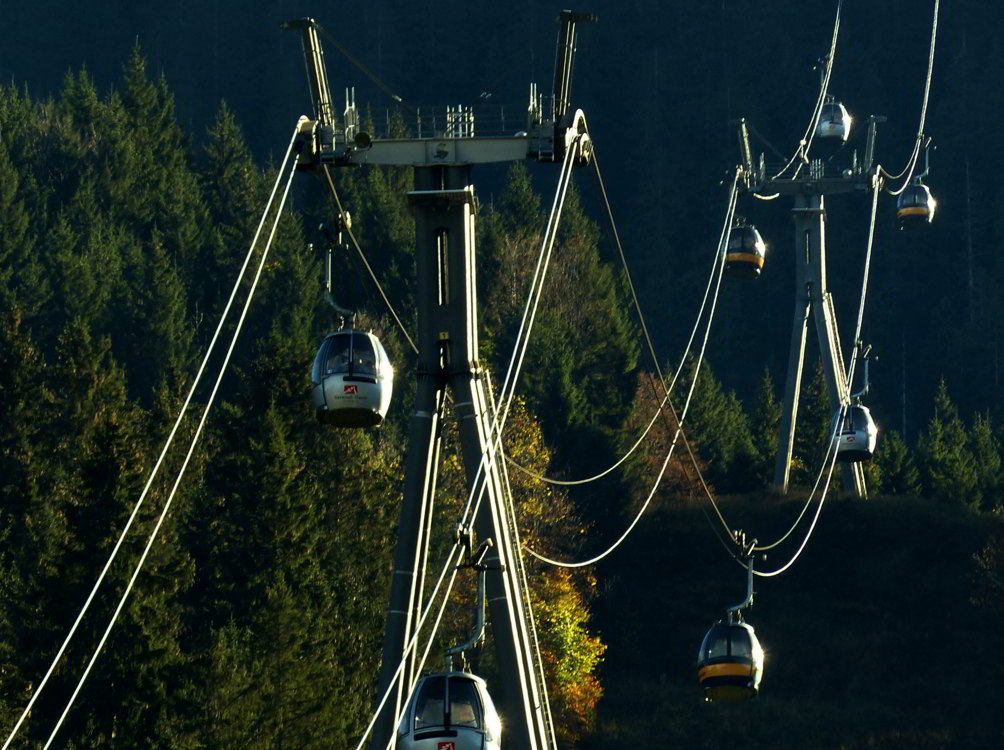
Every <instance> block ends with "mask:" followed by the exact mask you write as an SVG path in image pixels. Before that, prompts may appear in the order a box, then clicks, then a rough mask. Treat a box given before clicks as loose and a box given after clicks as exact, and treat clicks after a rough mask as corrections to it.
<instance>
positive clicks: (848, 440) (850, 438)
mask: <svg viewBox="0 0 1004 750" xmlns="http://www.w3.org/2000/svg"><path fill="white" fill-rule="evenodd" d="M847 442H848V443H853V442H854V436H853V435H852V436H851V437H849V438H847Z"/></svg>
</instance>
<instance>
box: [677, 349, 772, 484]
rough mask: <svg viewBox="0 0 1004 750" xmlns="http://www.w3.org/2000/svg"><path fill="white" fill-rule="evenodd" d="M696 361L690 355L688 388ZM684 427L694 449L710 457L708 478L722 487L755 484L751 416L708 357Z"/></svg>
mask: <svg viewBox="0 0 1004 750" xmlns="http://www.w3.org/2000/svg"><path fill="white" fill-rule="evenodd" d="M696 363H697V361H696V359H691V360H690V361H689V363H688V365H687V368H688V369H687V370H685V373H686V377H685V379H684V384H685V385H686V387H688V388H689V384H690V382H691V380H692V379H693V377H694V368H695V366H696ZM680 408H682V407H680ZM684 428H685V429H686V431H687V435H688V436H689V438H690V441H691V443H692V445H693V446H694V449H695V450H696V451H698V452H699V453H700V454H701V457H702V458H703V459H704V460H705V461H707V463H708V476H709V478H710V479H711V481H712V482H713V483H714V484H715V485H716V486H717V487H718V488H719V489H720V490H723V491H726V492H734V491H737V490H746V489H749V488H750V487H751V486H753V485H754V484H755V482H756V477H755V472H754V462H755V461H756V455H757V454H756V449H755V448H754V446H753V438H752V435H751V433H750V427H749V420H748V419H747V417H746V414H745V413H744V412H743V409H742V404H740V402H739V398H738V397H737V396H736V394H735V391H730V392H729V393H725V392H724V390H723V389H722V386H721V383H720V382H719V381H718V380H717V378H715V375H714V373H713V372H712V370H711V366H710V365H709V364H708V362H707V361H705V362H704V364H703V365H702V367H701V372H700V373H699V375H698V377H697V384H696V386H695V388H694V395H693V397H692V398H691V402H690V410H689V411H688V412H687V417H686V420H685V422H684Z"/></svg>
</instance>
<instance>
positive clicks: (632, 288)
mask: <svg viewBox="0 0 1004 750" xmlns="http://www.w3.org/2000/svg"><path fill="white" fill-rule="evenodd" d="M587 127H588V126H587ZM593 166H594V167H595V170H596V177H597V180H598V182H599V186H600V192H601V194H602V196H603V202H604V204H605V205H606V210H607V216H608V217H609V221H610V227H611V232H612V234H613V237H614V243H615V244H616V246H617V251H618V253H619V255H620V259H621V265H622V266H623V268H624V277H625V279H626V280H627V284H628V290H629V291H630V292H631V299H632V301H633V303H634V307H635V310H636V311H637V313H638V320H639V322H640V324H641V330H642V335H643V337H644V339H645V341H646V342H647V344H648V349H649V352H650V353H651V356H652V362H653V364H654V366H655V368H656V371H657V372H658V374H659V380H660V381H661V382H663V383H665V379H664V377H663V374H662V368H661V367H660V365H659V358H658V356H657V355H656V353H655V346H654V345H653V344H652V337H651V335H650V334H649V332H648V326H647V324H646V323H645V316H644V315H643V314H642V312H641V304H640V303H639V301H638V294H637V292H636V291H635V286H634V281H633V280H632V279H631V271H630V269H629V268H628V264H627V257H626V256H625V254H624V247H623V245H622V244H621V240H620V234H619V233H618V231H617V224H616V222H614V218H613V210H612V209H611V206H610V201H609V199H608V197H607V191H606V187H605V185H604V184H603V176H602V174H601V173H600V167H599V162H598V161H597V160H596V150H595V147H594V149H593ZM723 231H728V226H726V228H725V229H724V230H723ZM721 242H722V239H721V235H720V236H719V246H721ZM718 265H719V258H718V257H717V256H716V257H715V258H714V259H713V260H712V263H711V272H710V273H709V274H708V283H707V284H706V285H705V287H704V298H703V299H702V300H701V307H700V309H699V310H698V312H697V318H696V320H695V321H694V327H693V328H692V329H691V331H690V337H689V339H688V340H687V345H686V347H684V350H683V355H682V356H681V358H680V366H679V367H678V368H677V370H676V373H675V374H674V375H673V380H672V382H671V383H670V385H669V387H668V388H665V391H666V395H665V396H664V397H663V399H662V401H661V402H660V403H659V405H658V406H657V407H656V409H655V413H654V414H653V415H652V419H650V420H649V422H648V425H647V426H646V427H645V429H644V430H643V431H642V433H641V435H640V436H639V437H638V439H637V440H636V441H635V442H634V444H633V445H632V446H631V447H630V448H629V449H628V450H627V452H626V453H625V454H624V455H622V456H621V457H620V458H619V459H617V461H616V462H615V463H614V464H613V465H612V466H609V467H607V468H606V469H604V470H603V471H601V472H600V473H598V474H594V475H593V476H591V477H586V478H584V479H569V480H563V479H553V478H551V477H547V476H544V475H543V474H539V473H537V472H535V471H533V470H532V469H529V468H527V467H525V466H522V465H520V464H519V463H517V462H516V461H515V460H514V459H513V458H512V456H509V455H508V454H506V457H505V459H506V461H507V462H508V463H509V464H510V465H512V466H513V467H514V468H516V469H517V470H519V471H521V472H523V473H524V474H526V475H527V476H530V477H533V478H534V479H537V480H539V481H541V482H546V483H547V484H554V485H559V486H563V487H571V486H576V485H583V484H589V483H590V482H595V481H596V480H598V479H602V478H603V477H605V476H606V475H607V474H609V473H610V472H612V471H613V470H614V469H616V468H618V467H619V466H620V465H621V464H623V463H624V462H625V461H626V460H627V459H628V458H629V457H630V456H631V454H633V453H634V452H635V450H636V449H637V448H638V446H639V445H641V444H642V442H643V441H644V440H645V438H646V437H647V436H648V433H649V432H650V431H651V429H652V427H653V426H654V425H655V423H656V421H657V420H658V419H659V417H660V416H661V415H662V414H664V409H665V406H666V404H667V403H669V397H670V394H671V393H672V391H673V388H674V387H675V386H676V381H677V380H678V379H679V377H680V373H681V372H683V366H684V364H685V363H686V361H687V355H688V354H689V353H690V347H691V345H692V344H693V343H694V337H695V336H696V335H697V330H698V328H699V327H700V325H701V319H702V318H703V316H704V308H705V306H706V305H707V302H708V296H709V295H710V293H711V284H712V282H713V281H714V279H715V271H716V269H717V268H718ZM656 398H658V393H656ZM670 408H672V405H670ZM673 416H674V417H675V416H676V414H675V413H674V414H673Z"/></svg>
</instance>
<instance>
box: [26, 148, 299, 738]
mask: <svg viewBox="0 0 1004 750" xmlns="http://www.w3.org/2000/svg"><path fill="white" fill-rule="evenodd" d="M287 159H288V154H287ZM284 166H285V164H284ZM295 174H296V169H295V168H292V169H290V170H289V179H288V180H287V181H286V187H285V190H284V191H283V194H282V198H281V200H280V202H279V208H278V210H277V211H276V216H275V223H274V224H273V225H272V231H271V232H270V234H269V237H268V241H267V242H266V244H265V248H264V250H262V254H261V259H260V260H259V262H258V268H257V270H256V272H255V276H254V279H253V281H252V282H251V289H250V290H249V291H248V296H247V299H246V300H245V301H244V307H243V309H242V310H241V315H240V318H239V319H238V321H237V327H236V329H235V330H234V335H233V338H232V339H231V341H230V346H229V348H228V349H227V353H226V356H225V357H224V359H223V364H222V365H221V366H220V371H219V374H218V375H217V377H216V383H215V384H214V385H213V390H212V392H211V393H210V395H209V400H208V401H207V402H206V408H205V409H204V410H203V412H202V417H201V418H200V420H199V425H198V427H197V428H196V430H195V435H194V436H193V437H192V441H191V443H190V445H189V448H188V453H187V455H186V456H185V460H184V462H183V463H182V465H181V469H180V470H179V471H178V476H177V478H176V479H175V482H174V486H173V487H172V488H171V492H170V494H169V495H168V496H167V500H166V501H165V503H164V509H163V510H162V511H161V513H160V517H159V518H158V519H157V523H156V525H155V526H154V528H153V531H152V532H151V533H150V537H149V539H148V540H147V543H146V547H145V548H144V549H143V553H142V555H140V558H139V561H138V562H137V563H136V568H135V570H134V571H133V574H132V576H131V577H130V578H129V582H128V584H127V585H126V588H125V590H124V591H123V592H122V597H121V598H120V599H119V603H118V606H117V607H116V608H115V612H114V613H113V614H112V617H111V619H110V620H109V621H108V625H107V627H106V628H105V631H104V633H103V634H102V636H101V640H100V641H98V645H97V648H95V650H94V654H93V655H92V656H91V659H90V661H89V662H88V663H87V667H86V668H85V669H84V672H83V674H82V675H81V676H80V679H79V681H78V682H77V686H76V687H75V688H74V690H73V693H72V695H70V699H69V700H68V701H67V703H66V707H65V708H64V709H63V712H62V714H61V715H60V717H59V720H58V721H57V722H56V725H55V727H53V729H52V733H51V734H50V735H49V739H48V740H47V741H46V743H45V745H44V747H43V750H48V748H49V747H50V746H51V745H52V742H53V740H54V739H55V738H56V734H57V733H58V732H59V729H60V727H61V726H62V725H63V722H64V721H65V719H66V716H67V715H68V714H69V712H70V709H71V708H72V707H73V703H74V701H75V700H76V698H77V696H78V695H79V693H80V691H81V690H82V689H83V686H84V683H85V682H86V680H87V677H88V675H89V674H90V672H91V669H92V668H93V667H94V663H95V662H96V661H97V659H98V656H99V655H100V654H101V651H102V649H103V648H104V645H105V643H106V642H107V640H108V636H109V635H110V634H111V631H112V629H113V628H114V627H115V622H116V621H117V620H118V617H119V614H120V613H121V612H122V609H123V607H124V606H125V603H126V600H127V599H128V598H129V594H130V593H131V592H132V589H133V586H134V585H135V583H136V579H137V578H138V577H139V574H140V571H141V570H142V569H143V564H144V563H145V562H146V559H147V557H148V555H149V554H150V549H151V548H152V547H153V543H154V541H155V540H156V539H157V535H158V534H159V533H160V529H161V526H162V525H163V523H164V520H165V519H166V518H167V515H168V512H169V511H170V509H171V503H172V502H173V501H174V496H175V494H176V493H177V491H178V486H179V485H180V484H181V479H182V477H183V476H184V474H185V470H186V469H187V468H188V463H189V461H190V460H191V458H192V454H193V453H194V452H195V446H196V444H197V443H198V441H199V437H200V436H201V434H202V429H203V427H204V426H205V424H206V418H207V417H208V416H209V412H210V409H211V408H212V406H213V402H214V400H215V399H216V394H217V392H218V391H219V387H220V383H221V382H222V380H223V375H224V374H225V373H226V369H227V365H228V364H229V363H230V357H231V355H232V354H233V351H234V347H235V346H236V344H237V338H238V336H239V335H240V332H241V329H242V328H243V326H244V321H245V319H246V317H247V312H248V309H249V308H250V306H251V300H252V299H253V298H254V293H255V290H256V289H257V287H258V281H259V279H260V278H261V273H262V270H263V269H264V268H265V260H266V258H267V257H268V253H269V250H270V249H271V247H272V241H273V240H274V238H275V232H276V229H278V227H279V219H280V218H281V217H282V209H283V206H284V205H285V203H286V197H287V196H288V195H289V187H290V185H291V184H292V182H293V176H294V175H295ZM280 175H281V171H280Z"/></svg>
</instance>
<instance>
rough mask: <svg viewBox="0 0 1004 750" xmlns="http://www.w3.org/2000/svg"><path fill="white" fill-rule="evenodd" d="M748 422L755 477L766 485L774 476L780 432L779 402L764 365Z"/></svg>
mask: <svg viewBox="0 0 1004 750" xmlns="http://www.w3.org/2000/svg"><path fill="white" fill-rule="evenodd" d="M750 422H751V428H750V432H751V436H752V438H753V444H754V446H755V447H756V449H757V453H756V477H757V480H758V482H759V483H760V485H761V486H766V485H767V484H769V483H770V482H771V480H772V479H773V476H774V463H775V461H776V459H777V443H778V439H779V436H780V433H781V404H780V403H779V402H778V400H777V396H776V395H775V393H774V379H773V378H772V377H771V375H770V370H769V369H768V368H766V367H764V368H763V374H762V375H761V376H760V386H759V388H758V389H757V396H756V405H755V406H754V409H753V416H752V418H751V420H750Z"/></svg>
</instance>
